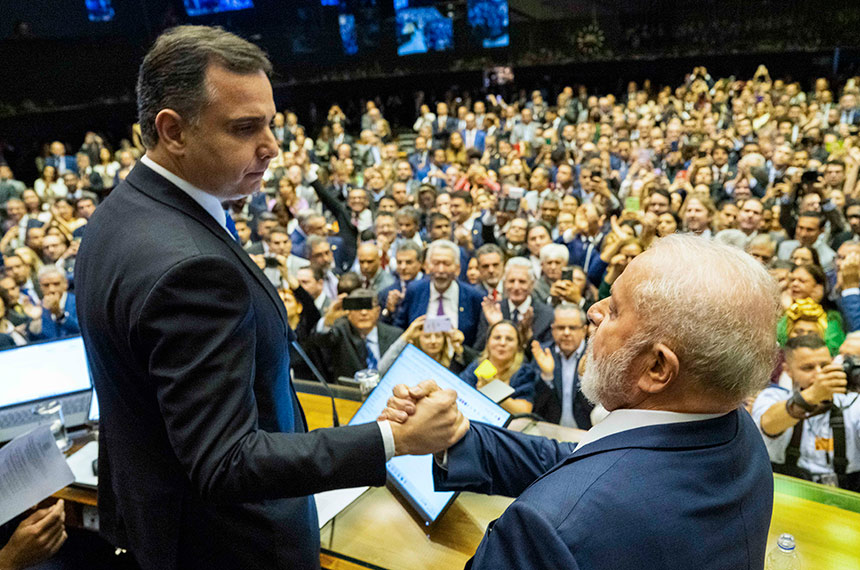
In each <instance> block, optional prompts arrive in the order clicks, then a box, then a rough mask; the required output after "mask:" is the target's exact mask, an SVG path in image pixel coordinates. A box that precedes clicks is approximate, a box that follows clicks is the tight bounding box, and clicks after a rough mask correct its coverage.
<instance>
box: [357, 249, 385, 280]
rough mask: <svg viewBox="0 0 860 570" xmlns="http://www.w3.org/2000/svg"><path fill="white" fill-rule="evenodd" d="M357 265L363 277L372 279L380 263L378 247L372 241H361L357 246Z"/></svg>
mask: <svg viewBox="0 0 860 570" xmlns="http://www.w3.org/2000/svg"><path fill="white" fill-rule="evenodd" d="M357 257H358V267H359V269H360V270H361V275H362V277H364V278H365V279H373V277H374V276H375V275H376V273H377V271H379V265H380V257H381V255H380V253H379V248H378V247H376V244H373V243H363V244H361V245H360V246H358V252H357Z"/></svg>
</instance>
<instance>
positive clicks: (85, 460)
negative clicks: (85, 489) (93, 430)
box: [66, 441, 99, 487]
mask: <svg viewBox="0 0 860 570" xmlns="http://www.w3.org/2000/svg"><path fill="white" fill-rule="evenodd" d="M98 456H99V443H98V442H97V441H91V442H89V443H88V444H86V445H85V446H83V447H82V448H80V449H79V450H77V451H76V452H75V453H73V454H72V455H70V456H69V457H67V458H66V463H68V464H69V467H70V468H71V470H72V473H74V475H75V483H78V484H80V485H87V486H89V487H98V485H99V478H98V477H96V474H95V473H93V459H97V458H98Z"/></svg>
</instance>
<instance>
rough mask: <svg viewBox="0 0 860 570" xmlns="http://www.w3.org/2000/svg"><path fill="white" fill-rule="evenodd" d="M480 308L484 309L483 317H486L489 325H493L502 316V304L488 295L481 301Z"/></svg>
mask: <svg viewBox="0 0 860 570" xmlns="http://www.w3.org/2000/svg"><path fill="white" fill-rule="evenodd" d="M481 308H482V309H483V310H484V318H485V319H487V324H488V325H489V326H493V325H494V324H496V323H498V322H499V321H501V320H502V319H503V318H504V316H503V315H502V306H501V305H500V304H499V303H498V302H497V301H493V300H492V299H491V298H489V297H484V300H483V301H481Z"/></svg>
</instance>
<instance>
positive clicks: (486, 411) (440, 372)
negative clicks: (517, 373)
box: [349, 344, 510, 523]
mask: <svg viewBox="0 0 860 570" xmlns="http://www.w3.org/2000/svg"><path fill="white" fill-rule="evenodd" d="M428 379H433V380H435V381H436V383H437V384H438V385H439V386H440V387H441V388H442V389H443V390H444V389H451V390H454V391H456V392H457V407H458V408H459V409H460V411H461V412H463V415H464V416H466V417H467V418H469V420H475V421H479V422H483V423H487V424H491V425H494V426H500V427H501V426H504V425H505V423H506V422H507V421H508V418H510V414H509V413H508V412H506V411H505V410H503V409H502V408H501V407H499V406H498V405H497V404H496V403H495V402H493V401H492V400H490V399H489V398H488V397H486V396H484V395H483V394H481V393H480V392H478V391H477V390H476V389H474V388H472V387H471V386H469V385H468V384H466V383H465V382H463V381H462V380H460V378H458V377H457V375H456V374H453V373H452V372H451V371H449V370H448V369H447V368H445V367H444V366H442V365H441V364H439V363H438V362H436V361H435V360H433V359H432V358H430V357H429V356H427V355H426V354H424V353H423V352H421V350H420V349H418V348H416V347H415V346H413V345H411V344H409V345H406V348H405V349H403V352H401V353H400V356H398V357H397V360H396V361H395V362H394V364H392V365H391V368H389V369H388V372H386V373H385V376H383V377H382V379H381V380H380V381H379V385H378V386H377V387H376V388H374V390H373V392H371V393H370V395H369V396H368V397H367V400H366V401H365V402H364V404H362V406H361V408H359V410H358V412H356V414H355V416H354V417H353V418H352V420H351V421H350V422H349V424H350V425H357V424H365V423H369V422H373V421H376V418H377V417H379V414H380V413H381V412H382V410H384V409H385V406H386V403H387V402H388V398H389V397H390V396H391V392H392V390H393V389H394V386H396V385H397V384H407V385H409V386H414V385H415V384H418V383H419V382H422V381H424V380H428ZM386 468H387V470H388V476H389V478H390V479H391V480H392V481H393V482H394V484H395V486H397V487H398V488H399V489H400V490H401V492H403V493H404V494H405V495H406V496H407V497H408V499H409V500H410V502H411V503H412V505H413V506H415V508H416V509H417V510H418V511H419V513H420V514H421V516H422V517H423V518H424V520H425V521H427V522H428V523H431V522H433V521H435V520H436V518H437V517H438V516H439V515H440V514H441V513H442V511H443V510H444V509H445V507H446V506H448V503H450V502H451V500H452V499H453V498H454V493H453V492H436V491H434V490H433V476H432V468H433V457H432V456H431V455H418V456H414V455H401V456H399V457H395V458H394V459H392V460H391V461H389V462H388V464H387V465H386Z"/></svg>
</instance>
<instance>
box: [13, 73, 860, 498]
mask: <svg viewBox="0 0 860 570" xmlns="http://www.w3.org/2000/svg"><path fill="white" fill-rule="evenodd" d="M806 87H811V89H810V90H808V91H807V90H806V89H805V88H806ZM858 97H860V85H858V80H857V79H849V80H847V81H846V82H845V83H844V84H843V85H840V86H839V89H837V86H835V85H831V84H830V82H829V81H828V80H827V79H824V78H819V79H816V80H815V81H814V82H813V83H811V85H810V86H806V85H801V84H799V83H794V82H787V81H783V80H780V79H773V78H771V77H770V74H769V73H768V70H767V69H766V68H764V67H759V69H758V70H757V71H756V73H755V75H754V76H753V77H752V78H749V79H747V80H735V79H731V80H730V79H717V78H713V77H711V75H710V74H709V73H708V71H707V70H706V69H704V68H696V69H694V70H693V71H692V72H691V73H690V74H689V75H688V76H687V77H686V78H685V80H684V82H683V83H682V84H681V85H677V86H674V87H668V86H667V87H662V88H659V89H657V88H654V87H652V86H651V85H647V84H646V85H642V86H639V85H637V84H635V83H631V84H630V85H629V87H628V89H627V91H626V93H623V94H622V95H620V96H615V95H612V94H606V95H595V94H590V93H589V92H588V91H587V90H586V89H585V88H583V87H579V88H578V89H574V88H571V87H566V88H564V89H563V90H562V91H561V92H560V93H544V92H541V91H535V92H533V93H531V94H530V95H529V96H522V97H520V98H518V99H517V100H511V101H505V100H503V99H502V98H501V97H499V96H497V95H487V97H486V98H485V99H482V100H475V101H472V102H470V104H468V105H465V104H460V103H458V102H456V101H453V102H446V101H439V102H436V103H435V104H432V105H431V104H430V103H429V102H427V104H424V105H423V106H421V108H420V111H419V114H418V116H417V117H416V120H415V123H414V125H413V131H414V132H412V133H395V132H394V130H393V129H392V127H391V125H390V124H389V122H388V121H387V120H386V118H385V114H384V109H381V108H379V107H377V105H375V104H374V103H373V102H369V103H368V104H367V107H366V110H365V113H364V114H363V115H362V116H361V124H360V125H351V124H347V122H346V117H345V115H344V113H343V112H342V111H341V110H340V108H339V107H337V106H333V107H332V108H331V109H330V110H329V112H328V116H327V124H326V125H325V126H324V127H323V128H322V129H321V131H320V132H319V133H316V135H317V136H316V138H312V137H311V136H310V135H311V133H308V132H306V130H305V128H304V127H303V126H302V125H301V123H300V121H299V118H298V117H297V116H296V115H295V114H294V113H291V112H284V113H278V114H277V115H276V116H275V119H274V122H273V124H272V126H271V128H272V132H273V133H274V136H275V137H276V138H277V139H278V141H279V143H280V146H281V152H280V153H279V155H278V156H277V157H276V158H275V159H274V160H272V161H271V162H270V164H269V168H268V170H267V171H266V172H265V174H264V175H263V186H262V188H261V191H260V192H258V193H256V194H254V195H253V196H252V197H250V198H249V199H246V200H242V201H238V202H232V203H228V204H225V209H226V211H227V213H228V214H229V219H231V220H232V221H233V223H234V224H235V233H236V238H237V239H238V240H239V242H240V243H241V245H242V247H243V248H244V249H245V250H246V251H247V253H248V255H249V256H250V257H251V258H252V259H253V260H254V262H255V263H256V264H257V265H258V266H259V268H260V270H261V271H262V272H263V273H264V274H265V276H266V277H267V278H268V279H269V280H270V281H271V283H272V285H273V286H274V287H276V288H277V289H278V291H279V293H280V295H281V299H282V300H283V302H284V305H285V308H286V311H287V315H288V318H289V324H290V326H291V328H292V329H293V330H294V331H295V334H296V337H297V339H298V341H299V343H300V344H301V345H302V346H303V348H304V349H305V350H306V351H307V353H308V354H309V355H310V358H311V361H312V363H313V364H314V366H315V367H316V368H318V369H319V370H320V371H321V372H322V374H323V375H324V376H325V377H326V378H327V379H328V380H329V381H332V382H335V381H337V379H338V378H339V377H353V376H354V375H355V373H356V372H358V371H360V370H363V369H368V368H372V369H378V370H380V371H383V372H384V370H386V369H387V367H388V366H390V364H391V362H392V361H393V360H394V358H396V356H397V354H399V352H400V351H401V350H403V348H404V346H405V345H406V344H413V345H415V346H416V347H418V348H419V349H421V350H422V351H423V352H425V353H426V354H428V355H429V356H430V357H431V358H433V359H434V360H436V361H437V362H439V363H440V364H442V365H443V366H445V367H446V368H448V369H449V370H451V371H452V372H453V373H455V374H457V375H459V376H460V378H462V379H463V380H464V381H466V382H467V383H469V384H471V385H473V386H476V387H478V388H482V387H483V386H485V385H487V384H489V383H490V382H492V381H494V380H500V381H502V382H504V383H506V384H509V385H510V387H511V388H512V390H513V392H512V394H511V396H510V397H509V398H508V399H506V400H504V401H503V402H502V406H503V407H505V408H506V409H508V410H509V411H511V412H512V413H515V414H534V415H536V416H539V417H540V418H542V419H545V420H547V421H551V422H556V423H560V424H562V425H565V426H569V427H577V428H580V429H588V428H590V427H591V426H592V423H595V422H598V421H600V419H601V417H602V415H601V414H602V410H601V409H600V408H599V407H598V408H597V409H595V408H594V406H593V405H592V404H591V403H590V402H589V401H588V399H587V398H585V397H584V396H583V395H582V393H581V391H580V389H579V386H580V381H579V379H580V377H581V375H582V374H583V372H584V367H585V365H586V362H585V360H584V359H583V358H582V357H583V354H584V353H585V347H586V342H587V339H588V337H589V332H590V331H589V328H590V326H592V325H590V323H589V322H588V319H587V318H586V311H587V310H588V308H589V307H590V306H591V305H592V304H593V303H595V302H597V301H599V300H601V299H604V298H607V297H609V296H610V293H611V291H612V286H613V283H614V282H615V280H616V279H617V278H618V277H619V276H620V275H621V273H622V272H623V271H624V269H625V267H626V266H627V265H628V264H629V263H630V261H631V260H633V259H634V258H635V257H637V256H638V255H640V254H641V253H643V252H644V251H646V250H647V249H648V248H649V247H650V246H651V245H652V244H653V243H654V242H655V240H658V239H659V238H661V237H665V236H667V235H670V234H673V233H676V232H689V233H692V234H696V235H700V236H706V237H710V238H712V239H714V240H716V241H718V242H722V243H725V244H729V245H733V246H736V247H737V248H740V249H743V250H745V251H746V252H747V253H748V254H749V255H751V256H752V257H754V258H755V259H756V260H758V261H759V262H760V263H762V264H763V265H764V266H765V267H767V268H768V270H769V271H770V273H771V275H772V276H773V278H774V280H776V281H777V282H778V283H779V287H780V290H781V294H782V306H783V310H784V314H783V317H782V319H781V320H780V322H779V324H778V330H777V336H778V339H779V344H780V346H781V347H782V350H780V351H779V353H778V356H779V357H778V358H777V359H776V365H775V368H774V371H773V374H772V376H771V378H770V385H768V379H767V378H762V379H761V386H762V388H763V391H762V392H761V393H760V394H759V395H758V396H757V397H756V398H753V399H750V401H749V410H750V411H751V413H752V415H753V418H754V419H755V420H756V422H757V424H758V425H759V427H760V430H761V432H762V436H763V438H764V440H765V442H766V444H767V447H768V451H769V452H770V455H771V460H772V462H773V464H774V467H775V469H777V470H781V471H784V472H787V473H790V474H793V475H798V476H803V477H806V478H808V479H813V480H816V481H820V482H825V483H829V484H835V485H841V486H844V487H849V488H853V489H855V490H858V489H859V488H860V484H858V483H860V481H858V479H857V473H860V404H855V402H856V398H857V395H858V394H857V392H856V391H855V390H860V387H857V385H856V383H852V382H850V380H851V374H852V371H853V370H854V369H853V368H851V367H852V366H856V364H855V362H857V363H860V332H856V331H858V329H860V181H858V172H860V136H858V127H860V102H858ZM140 157H141V151H140V149H138V148H136V147H135V146H134V145H124V147H123V148H120V149H118V150H115V149H112V148H110V147H109V146H108V145H107V144H106V142H105V141H103V140H102V139H101V138H99V137H98V136H97V135H95V134H93V133H89V134H88V135H87V137H86V139H85V141H84V144H83V145H82V146H81V147H80V149H79V150H78V151H77V153H73V154H72V153H69V152H68V149H67V147H66V145H64V144H63V143H62V142H59V141H57V142H54V143H52V144H51V145H50V154H49V156H48V157H47V158H44V159H43V160H41V163H40V165H39V166H40V170H41V173H42V174H41V176H40V178H38V179H37V180H35V181H33V184H24V183H22V182H21V181H18V180H16V178H15V176H14V173H13V172H12V171H11V170H10V168H9V167H8V166H0V210H2V212H3V221H2V224H3V227H2V230H3V231H2V239H0V250H2V253H3V271H2V273H0V275H2V279H0V347H3V346H16V345H22V344H26V343H28V342H32V341H37V340H46V339H51V338H58V337H61V336H65V335H70V334H76V333H78V332H79V328H78V323H77V317H76V311H75V300H74V268H75V256H76V252H77V248H78V246H79V243H80V241H81V239H86V222H87V219H88V218H89V217H90V216H91V215H93V213H94V212H96V211H97V210H98V204H99V202H100V201H101V200H103V199H104V198H105V197H107V196H108V195H109V194H110V191H111V189H112V188H113V187H114V186H115V185H116V184H117V183H118V182H119V181H120V180H122V179H124V178H125V176H126V175H127V174H128V173H129V172H130V171H131V170H132V169H133V168H134V165H135V163H136V162H137V161H138V160H139V159H140ZM153 222H154V223H158V221H157V220H154V221H153ZM359 307H360V308H359ZM438 317H446V318H447V323H448V326H449V327H450V328H449V330H442V331H441V332H430V331H425V330H424V324H425V320H426V319H428V318H434V320H435V324H434V331H436V328H437V327H438V322H439V319H438ZM713 343H714V345H715V346H716V347H719V343H720V339H718V338H715V339H713ZM333 354H334V355H336V357H334V358H333V357H332V355H333ZM837 355H841V356H838V357H837ZM855 357H856V358H857V359H858V360H857V361H855V360H854V358H855ZM837 358H838V359H837ZM292 362H293V365H294V368H295V372H296V375H297V377H303V378H310V377H311V374H312V373H311V371H310V370H309V367H307V366H306V365H305V363H304V362H303V361H302V360H301V359H300V358H298V357H296V358H293V360H292ZM765 386H767V388H765ZM834 418H836V419H838V418H842V419H843V420H844V421H843V422H842V423H841V424H840V425H841V426H842V427H838V426H836V427H834V424H835V423H839V422H838V421H836V422H834ZM840 438H841V441H837V440H839V439H840ZM834 450H835V451H834ZM840 450H841V451H840Z"/></svg>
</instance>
